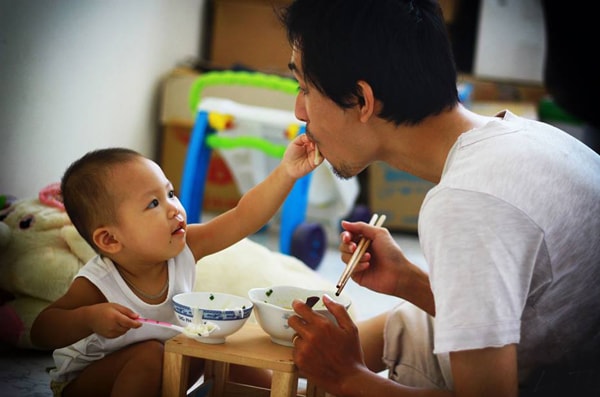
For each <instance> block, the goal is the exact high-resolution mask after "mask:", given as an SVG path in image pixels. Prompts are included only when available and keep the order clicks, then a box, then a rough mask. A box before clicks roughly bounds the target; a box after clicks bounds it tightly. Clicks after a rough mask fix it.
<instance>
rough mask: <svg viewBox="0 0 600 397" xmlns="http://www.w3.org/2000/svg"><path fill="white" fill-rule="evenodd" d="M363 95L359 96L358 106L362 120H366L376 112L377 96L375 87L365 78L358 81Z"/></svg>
mask: <svg viewBox="0 0 600 397" xmlns="http://www.w3.org/2000/svg"><path fill="white" fill-rule="evenodd" d="M357 84H358V87H359V89H360V92H361V93H362V95H361V97H360V98H358V107H359V113H360V121H361V122H363V123H364V122H366V121H367V120H369V118H370V117H371V116H372V115H373V113H374V112H375V96H374V95H373V89H372V88H371V85H370V84H369V83H367V82H366V81H364V80H360V81H359V82H358V83H357Z"/></svg>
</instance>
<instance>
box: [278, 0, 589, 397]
mask: <svg viewBox="0 0 600 397" xmlns="http://www.w3.org/2000/svg"><path fill="white" fill-rule="evenodd" d="M282 20H283V22H284V24H285V26H286V28H287V32H288V39H289V41H290V44H291V45H292V57H291V61H290V69H291V70H292V72H293V73H294V76H295V77H296V78H297V80H298V82H299V86H300V89H299V93H298V97H297V101H296V109H295V112H296V116H297V117H298V118H299V119H301V120H304V121H305V122H306V124H307V130H306V134H307V135H308V137H309V138H311V139H312V140H313V141H314V143H315V144H316V145H317V147H318V148H319V150H320V152H321V153H322V155H323V156H324V157H325V158H326V159H327V160H328V161H329V163H330V164H331V166H332V167H333V169H334V170H335V172H336V173H337V174H338V175H339V176H340V177H342V178H349V177H351V176H354V175H357V174H358V173H359V172H361V171H362V170H364V169H365V168H366V167H367V166H368V165H369V164H371V163H372V162H374V161H384V162H386V163H388V164H389V165H391V166H393V167H395V168H397V169H400V170H403V171H407V172H409V173H411V174H414V175H416V176H418V177H421V178H424V179H426V180H429V181H432V182H434V183H436V184H437V185H436V186H435V187H434V188H433V189H432V190H431V191H430V192H429V193H428V195H427V197H426V198H425V200H424V202H423V205H422V208H421V211H420V214H419V238H420V242H421V247H422V250H423V253H424V256H425V258H426V260H427V262H428V265H429V270H430V271H429V273H425V272H423V271H421V270H420V269H419V268H418V267H417V266H416V265H415V264H413V263H410V262H409V261H408V260H407V259H406V257H405V256H404V255H403V254H402V251H401V249H400V247H398V246H397V245H396V243H395V242H394V240H393V239H392V237H391V235H390V234H389V232H388V231H387V230H385V229H384V228H376V227H371V226H369V225H366V224H365V223H362V222H359V223H349V222H343V223H342V226H343V228H344V229H345V231H344V232H343V233H342V236H341V237H342V241H341V243H340V251H341V253H342V259H343V260H344V261H345V262H347V261H348V260H349V258H350V256H351V253H352V252H353V251H354V250H355V249H356V241H358V239H359V238H360V237H362V236H364V237H366V238H369V239H370V240H371V241H372V242H371V245H370V249H369V251H368V252H367V253H366V254H365V255H364V256H363V257H362V260H361V263H360V264H359V266H358V267H357V270H356V271H355V273H354V275H353V280H354V281H355V282H357V283H358V284H360V285H362V286H364V287H367V288H370V289H372V290H374V291H377V292H381V293H386V294H389V295H394V296H397V297H400V298H403V299H404V300H405V301H406V302H405V303H403V304H401V305H400V306H399V307H397V308H395V309H394V310H392V311H391V312H390V313H388V314H386V315H382V316H379V317H376V318H373V319H370V320H367V321H366V322H364V323H361V324H359V325H358V326H357V325H355V324H354V323H353V322H352V321H351V319H350V318H349V316H348V315H347V314H346V312H345V311H344V310H343V308H342V307H341V306H339V305H337V304H335V302H332V301H331V300H330V299H328V298H327V297H324V301H325V303H326V306H327V308H328V309H329V310H330V311H331V312H332V313H333V314H334V315H335V317H336V319H337V323H338V324H334V323H333V322H330V321H328V320H327V319H325V317H323V316H320V315H318V314H316V313H314V312H312V311H311V310H310V309H309V308H308V307H307V306H306V305H304V304H303V303H301V302H295V303H294V305H293V306H294V310H295V311H296V313H297V314H298V316H293V317H291V318H290V319H289V324H290V326H291V327H293V328H294V329H295V331H296V333H297V337H296V338H294V340H295V348H294V360H295V362H296V364H297V365H298V367H299V368H300V370H301V372H303V373H304V374H305V375H306V376H307V377H308V378H309V379H311V380H312V381H314V382H315V383H317V384H318V385H320V386H321V387H323V388H325V389H326V390H327V391H328V392H330V393H332V394H334V395H336V396H377V395H380V396H387V395H394V396H412V395H419V396H438V395H439V396H473V395H479V396H503V397H505V396H516V395H519V394H521V395H528V394H527V393H529V394H531V393H535V392H542V391H544V390H545V391H547V390H554V391H561V390H562V389H561V387H565V388H567V389H565V390H567V391H568V392H569V393H575V394H577V393H579V394H577V395H585V392H586V391H590V390H592V391H595V392H596V393H597V392H598V389H597V388H594V385H591V384H589V382H587V380H589V379H590V378H585V376H584V375H586V374H588V373H589V371H590V368H591V369H592V370H593V369H594V368H596V366H598V363H597V360H598V358H599V356H600V354H599V353H598V352H599V346H600V288H598V286H599V285H600V265H599V259H598V258H600V216H598V214H599V213H600V200H599V198H600V156H598V154H596V153H595V152H594V151H592V150H591V149H589V148H588V147H587V146H585V145H583V144H582V143H581V142H579V141H577V140H576V139H575V138H573V137H571V136H570V135H568V134H566V133H565V132H563V131H560V130H558V129H556V128H554V127H552V126H549V125H546V124H542V123H539V122H536V121H532V120H526V119H523V118H520V117H517V116H515V115H514V114H512V113H511V112H509V111H503V112H501V113H499V114H498V115H496V116H495V117H487V116H482V115H479V114H475V113H473V112H471V111H469V110H468V109H466V108H465V107H464V106H462V105H461V104H460V103H459V101H458V98H457V89H456V70H455V67H454V61H453V56H452V53H451V50H450V44H449V40H448V37H447V32H446V30H445V24H444V19H443V16H442V14H441V10H440V7H439V4H438V3H437V1H435V0H296V1H294V2H293V3H292V4H291V5H290V6H289V7H287V8H286V10H285V11H284V12H283V13H282ZM386 368H387V369H388V370H389V372H388V373H389V378H390V379H387V378H385V377H382V376H380V375H379V374H378V372H380V371H382V370H384V369H386ZM572 374H577V376H576V377H575V378H573V377H572V376H570V375H572ZM584 378H585V380H582V379H584ZM592 379H593V378H592ZM564 385H567V386H564ZM596 387H597V386H596ZM592 391H590V392H592ZM543 395H547V394H543Z"/></svg>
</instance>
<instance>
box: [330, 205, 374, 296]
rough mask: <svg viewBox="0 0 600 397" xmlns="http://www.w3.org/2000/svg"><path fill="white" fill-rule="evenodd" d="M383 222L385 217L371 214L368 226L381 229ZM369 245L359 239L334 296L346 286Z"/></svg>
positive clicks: (366, 241) (369, 242) (363, 239)
mask: <svg viewBox="0 0 600 397" xmlns="http://www.w3.org/2000/svg"><path fill="white" fill-rule="evenodd" d="M383 222H385V215H381V216H378V215H377V214H373V216H372V217H371V220H370V221H369V225H371V226H376V227H381V226H382V225H383ZM370 244H371V240H369V239H368V238H366V237H363V238H361V239H360V241H359V242H358V246H357V247H356V251H354V253H353V254H352V257H351V258H350V261H349V262H348V266H346V268H345V269H344V272H343V273H342V275H341V277H340V280H339V281H338V283H337V285H336V287H337V288H338V289H337V292H336V293H335V294H336V295H337V296H339V295H340V293H341V292H342V289H344V287H345V286H346V283H347V282H348V280H349V279H350V276H351V275H352V273H353V272H354V268H355V267H356V265H357V264H358V262H359V261H360V258H362V256H363V255H364V254H365V252H367V249H368V248H369V245H370Z"/></svg>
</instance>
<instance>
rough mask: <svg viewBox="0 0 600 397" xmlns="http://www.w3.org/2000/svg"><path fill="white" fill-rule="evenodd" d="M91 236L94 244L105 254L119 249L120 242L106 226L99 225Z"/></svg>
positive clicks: (113, 252)
mask: <svg viewBox="0 0 600 397" xmlns="http://www.w3.org/2000/svg"><path fill="white" fill-rule="evenodd" d="M92 238H93V240H94V243H95V244H96V246H97V247H98V248H99V249H100V250H101V251H102V252H106V253H107V254H115V253H117V252H119V251H120V250H121V243H120V242H119V240H117V239H116V238H115V236H114V235H113V234H112V233H111V232H110V230H109V229H108V228H106V227H99V228H98V229H96V230H94V233H93V234H92Z"/></svg>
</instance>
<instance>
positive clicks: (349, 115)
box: [289, 50, 367, 179]
mask: <svg viewBox="0 0 600 397" xmlns="http://www.w3.org/2000/svg"><path fill="white" fill-rule="evenodd" d="M289 66H290V69H291V71H292V72H293V74H294V77H295V78H296V80H297V81H298V84H299V92H298V96H297V97H296V106H295V109H294V111H295V114H296V117H297V118H298V119H299V120H302V121H304V122H306V135H307V136H308V137H309V138H310V139H311V140H313V141H314V142H315V144H316V145H317V146H318V147H319V151H320V152H321V154H322V155H323V157H324V158H325V159H326V160H327V161H328V162H329V163H330V164H331V166H332V167H333V171H334V173H335V174H336V175H338V176H339V177H341V178H344V179H347V178H350V177H352V176H355V175H356V174H358V173H359V172H360V171H362V170H363V169H364V167H365V166H366V165H367V164H363V163H362V162H361V157H363V156H361V155H360V153H361V151H362V150H363V149H364V147H363V148H361V144H360V140H356V139H353V136H354V135H357V134H358V132H359V131H360V129H361V128H362V126H361V123H360V122H359V120H358V109H357V106H355V107H353V108H350V109H343V108H341V107H340V106H338V105H337V104H336V103H335V102H333V101H332V100H331V99H330V98H329V97H327V96H325V95H323V94H322V93H321V92H320V91H319V90H318V89H317V88H316V87H315V86H314V85H311V84H309V83H308V82H306V81H305V80H304V73H303V71H302V59H301V55H300V53H299V52H298V51H296V50H294V51H293V52H292V59H291V61H290V65H289ZM359 135H360V134H359ZM363 136H364V134H363Z"/></svg>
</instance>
